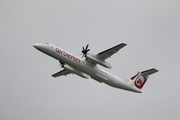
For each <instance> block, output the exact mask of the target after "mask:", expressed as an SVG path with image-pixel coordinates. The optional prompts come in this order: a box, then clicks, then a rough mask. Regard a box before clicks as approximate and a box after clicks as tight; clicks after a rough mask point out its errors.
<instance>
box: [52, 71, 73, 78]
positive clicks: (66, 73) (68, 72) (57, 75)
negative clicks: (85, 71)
mask: <svg viewBox="0 0 180 120" xmlns="http://www.w3.org/2000/svg"><path fill="white" fill-rule="evenodd" d="M71 73H72V72H71V71H69V70H67V69H64V70H61V71H59V72H57V73H55V74H53V75H52V76H53V77H59V76H62V75H65V76H66V75H68V74H71Z"/></svg>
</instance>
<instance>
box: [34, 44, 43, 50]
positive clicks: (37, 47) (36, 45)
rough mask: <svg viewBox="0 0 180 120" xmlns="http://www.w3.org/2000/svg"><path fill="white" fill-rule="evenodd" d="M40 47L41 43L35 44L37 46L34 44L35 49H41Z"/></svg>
mask: <svg viewBox="0 0 180 120" xmlns="http://www.w3.org/2000/svg"><path fill="white" fill-rule="evenodd" d="M40 46H41V44H40V43H35V44H33V47H35V48H36V49H39V48H40Z"/></svg>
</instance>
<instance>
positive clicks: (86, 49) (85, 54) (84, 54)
mask: <svg viewBox="0 0 180 120" xmlns="http://www.w3.org/2000/svg"><path fill="white" fill-rule="evenodd" d="M88 47H89V44H87V46H86V48H84V47H83V50H82V53H83V56H82V57H86V56H87V52H89V51H90V49H88Z"/></svg>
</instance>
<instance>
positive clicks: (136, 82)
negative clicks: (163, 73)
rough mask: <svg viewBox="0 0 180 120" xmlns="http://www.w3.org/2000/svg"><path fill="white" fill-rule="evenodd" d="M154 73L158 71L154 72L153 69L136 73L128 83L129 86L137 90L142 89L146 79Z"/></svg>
mask: <svg viewBox="0 0 180 120" xmlns="http://www.w3.org/2000/svg"><path fill="white" fill-rule="evenodd" d="M156 72H158V70H156V69H155V68H152V69H149V70H146V71H142V72H138V73H137V74H136V75H135V76H133V77H132V78H131V80H130V81H129V84H130V85H131V86H134V87H136V88H138V89H142V88H143V86H144V84H145V83H146V81H147V79H148V76H149V75H151V74H154V73H156Z"/></svg>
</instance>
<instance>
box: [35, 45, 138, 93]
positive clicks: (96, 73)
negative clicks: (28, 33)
mask: <svg viewBox="0 0 180 120" xmlns="http://www.w3.org/2000/svg"><path fill="white" fill-rule="evenodd" d="M33 46H34V47H35V48H36V49H38V50H40V51H41V52H43V53H45V54H47V55H49V56H51V57H53V58H55V59H56V60H58V61H61V62H63V63H65V64H67V65H69V66H71V67H73V68H75V69H78V70H79V71H81V72H84V73H85V74H87V75H89V76H90V77H91V78H93V79H94V80H96V81H98V82H103V83H106V84H108V85H110V86H112V87H116V88H120V89H124V90H128V91H133V92H138V93H141V91H140V90H139V89H137V88H135V87H133V86H131V85H129V84H127V82H126V81H125V80H123V79H120V78H118V77H117V76H115V75H112V74H111V73H108V72H106V71H104V70H102V69H100V68H99V67H97V65H95V64H93V63H91V62H88V61H87V60H86V59H85V58H84V59H80V58H78V57H76V56H74V55H72V54H70V53H68V52H66V51H64V50H62V49H60V48H58V47H56V46H54V45H52V44H50V43H36V44H34V45H33Z"/></svg>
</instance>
